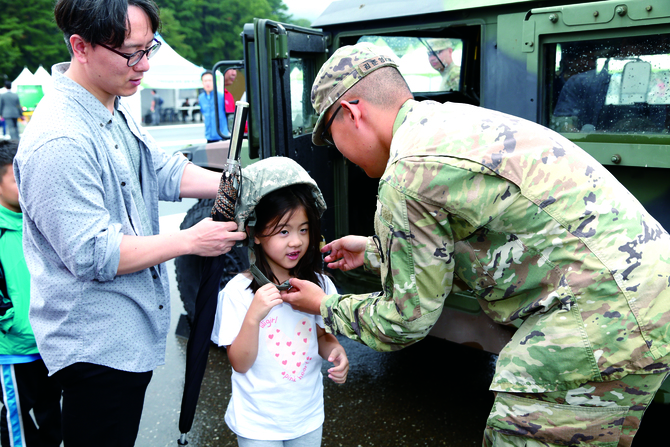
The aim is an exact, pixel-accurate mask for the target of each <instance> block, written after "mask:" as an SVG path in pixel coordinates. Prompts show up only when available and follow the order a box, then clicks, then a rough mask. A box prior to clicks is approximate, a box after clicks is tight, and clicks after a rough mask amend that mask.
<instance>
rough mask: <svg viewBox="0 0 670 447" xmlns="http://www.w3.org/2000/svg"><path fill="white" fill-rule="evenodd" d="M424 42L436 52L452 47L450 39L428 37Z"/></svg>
mask: <svg viewBox="0 0 670 447" xmlns="http://www.w3.org/2000/svg"><path fill="white" fill-rule="evenodd" d="M426 43H427V44H428V46H429V47H430V48H431V49H432V50H433V51H434V52H436V53H438V52H440V51H442V50H447V49H449V48H454V44H453V42H452V41H451V39H428V40H426Z"/></svg>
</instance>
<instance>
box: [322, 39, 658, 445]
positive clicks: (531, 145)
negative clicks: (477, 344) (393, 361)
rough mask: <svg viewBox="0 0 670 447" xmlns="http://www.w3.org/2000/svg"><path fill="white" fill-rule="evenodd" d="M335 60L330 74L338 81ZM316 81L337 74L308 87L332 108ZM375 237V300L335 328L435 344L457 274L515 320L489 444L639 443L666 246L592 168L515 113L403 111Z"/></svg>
mask: <svg viewBox="0 0 670 447" xmlns="http://www.w3.org/2000/svg"><path fill="white" fill-rule="evenodd" d="M356 47H358V45H357V46H356ZM349 48H355V47H349ZM368 50H369V49H368ZM339 51H342V53H343V54H345V55H347V54H348V53H350V52H352V51H354V50H350V49H348V48H347V47H345V49H340V50H338V52H339ZM338 52H336V53H335V54H334V55H333V56H332V58H331V60H329V61H328V62H327V63H326V65H324V67H323V68H322V72H323V71H327V72H329V74H330V75H331V77H334V78H337V77H338V73H337V70H338V68H339V67H341V66H343V65H346V64H338V63H337V62H338V61H337V59H339V58H338ZM342 53H341V54H342ZM341 57H342V58H343V56H341ZM368 57H369V56H368ZM333 59H335V62H333ZM361 59H363V57H361ZM319 79H330V78H329V77H328V76H327V75H325V74H323V73H321V72H320V73H319V76H317V80H316V81H315V88H314V89H313V93H314V92H316V93H317V96H316V97H315V96H313V103H314V105H315V108H316V109H317V111H319V112H324V111H325V110H327V108H323V106H321V107H319V106H320V105H321V104H323V103H322V98H321V96H319V92H320V90H319V88H320V87H321V86H319V87H317V85H316V84H317V83H319ZM322 96H323V95H322ZM336 100H337V98H335V99H332V98H329V101H330V102H331V104H332V103H334V102H336ZM375 232H376V233H377V235H378V237H379V239H380V242H381V244H375V243H374V239H373V238H369V239H368V244H367V249H366V262H365V267H366V268H368V269H372V270H374V271H377V272H379V274H380V277H381V286H382V291H381V292H377V293H372V294H369V295H332V296H329V297H327V298H326V299H325V300H324V301H323V302H322V305H321V314H322V315H323V317H324V320H325V322H326V326H327V330H328V331H331V332H339V333H342V334H345V335H346V336H348V337H350V338H352V339H354V340H358V341H362V342H364V343H365V344H367V345H368V346H371V347H373V348H375V349H377V350H380V351H384V350H394V349H400V348H402V347H404V346H407V345H409V344H412V343H414V342H416V341H418V340H420V339H422V338H423V337H425V336H426V335H427V334H428V332H429V331H430V329H431V328H432V326H433V325H434V324H435V322H436V320H437V318H438V316H439V315H440V313H441V311H442V306H443V303H444V300H445V298H446V296H447V295H448V294H449V293H450V292H451V291H452V287H453V281H454V278H455V277H458V278H460V279H461V280H462V281H463V282H465V283H466V284H467V286H468V287H469V288H470V289H471V290H472V291H473V292H474V293H475V294H476V296H477V297H478V299H479V302H480V304H481V306H482V309H483V310H484V311H485V312H486V313H487V314H488V315H489V316H490V317H491V318H492V319H493V320H495V321H497V322H499V323H503V324H509V323H513V322H520V327H519V329H518V330H517V331H516V333H515V335H514V337H513V338H512V340H511V341H510V342H509V343H508V344H507V345H506V346H505V348H504V349H503V350H502V352H501V353H500V356H499V359H498V363H497V369H496V373H495V376H494V378H493V382H492V384H491V390H493V391H496V392H497V398H496V403H495V405H494V408H493V410H492V412H491V417H490V419H489V421H488V428H487V438H486V439H485V445H493V444H491V442H493V439H494V438H495V437H496V436H497V437H498V438H499V441H498V443H497V444H495V445H517V442H516V441H519V439H518V438H516V437H517V436H523V437H528V438H535V439H536V440H537V441H541V442H542V443H548V444H551V443H555V445H603V446H604V445H608V446H609V445H617V442H619V437H620V436H621V434H620V433H621V431H624V432H625V433H624V435H625V436H624V438H625V437H626V436H628V437H629V438H632V435H633V434H634V433H635V430H636V429H637V425H638V424H639V418H641V416H642V413H643V412H644V409H645V408H646V405H647V404H648V403H649V402H650V401H651V399H652V398H653V395H654V394H655V392H656V390H657V389H658V387H659V386H660V385H661V383H662V380H663V378H664V376H665V374H666V373H667V371H668V370H669V366H668V363H669V359H668V351H669V349H670V347H669V344H668V343H669V341H670V324H668V323H669V320H670V290H669V283H670V258H669V257H668V254H667V252H668V248H670V236H669V235H668V233H667V232H666V231H665V230H664V229H663V228H662V227H661V226H660V224H659V223H658V222H656V220H654V219H653V218H652V217H651V216H650V215H649V214H648V213H647V212H646V211H645V210H644V208H643V207H642V206H641V205H640V203H639V202H638V201H637V200H636V199H635V198H634V197H633V196H632V195H631V194H630V193H629V192H628V191H627V190H626V189H625V188H624V187H623V186H622V185H621V184H620V183H619V182H618V181H617V180H616V179H615V178H614V177H613V176H612V175H611V174H610V173H609V171H607V170H606V169H605V168H604V167H603V166H601V165H600V164H599V163H598V162H597V161H595V160H594V159H593V158H592V157H591V156H589V155H588V154H587V153H586V152H584V151H583V150H581V149H580V148H579V147H577V146H576V145H574V144H573V143H572V142H570V141H569V140H567V139H565V138H563V137H562V136H561V135H559V134H557V133H555V132H553V131H550V130H548V129H546V128H544V127H542V126H540V125H538V124H535V123H532V122H529V121H526V120H523V119H520V118H517V117H514V116H510V115H505V114H502V113H498V112H495V111H491V110H486V109H482V108H478V107H473V106H468V105H463V104H451V103H446V104H439V103H436V102H432V101H424V102H416V101H414V100H408V101H407V102H406V103H405V104H404V105H403V106H402V108H401V109H400V111H399V113H398V115H397V118H396V121H395V125H394V128H393V141H392V144H391V147H390V158H389V161H388V164H387V167H386V171H385V172H384V174H383V176H382V177H381V179H380V182H379V191H378V200H377V210H376V214H375ZM378 245H379V247H380V249H378V248H377V246H378ZM626 381H630V382H631V383H632V385H624V386H621V387H620V388H619V390H616V389H615V387H617V386H619V384H621V383H624V384H625V383H627V382H626ZM594 390H595V391H594ZM512 393H515V394H512ZM579 393H583V394H585V395H588V396H587V397H585V396H581V397H580V398H572V397H571V398H569V399H568V398H567V397H569V396H573V395H575V394H579ZM590 393H591V394H590ZM637 393H640V394H641V395H639V396H637ZM594 402H596V403H595V404H594ZM636 411H637V413H635V412H636ZM624 419H625V423H623V422H622V420H624ZM523 424H526V425H525V426H524V425H523ZM622 425H623V428H622ZM613 432H614V434H612V433H613ZM548 433H551V435H548ZM606 434H608V435H607V436H605V435H606ZM509 435H512V436H511V437H510V436H509ZM605 438H606V439H608V440H609V441H608V442H601V439H605ZM487 440H488V441H487ZM621 442H622V445H626V443H627V441H626V440H625V439H623V438H622V440H621ZM519 445H524V444H523V443H522V444H519ZM529 445H530V444H529ZM536 445H545V444H536Z"/></svg>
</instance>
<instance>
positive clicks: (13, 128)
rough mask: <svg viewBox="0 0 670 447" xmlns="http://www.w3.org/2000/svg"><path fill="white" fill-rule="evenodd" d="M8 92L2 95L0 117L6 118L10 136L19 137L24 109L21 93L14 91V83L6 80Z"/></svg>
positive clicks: (12, 137)
mask: <svg viewBox="0 0 670 447" xmlns="http://www.w3.org/2000/svg"><path fill="white" fill-rule="evenodd" d="M5 88H6V89H7V92H6V93H3V94H2V95H0V118H3V119H4V120H5V125H6V126H7V130H8V132H9V138H11V139H12V140H18V139H19V125H18V121H19V119H23V109H22V108H21V101H20V100H19V95H17V94H16V93H14V92H13V91H12V83H11V82H9V81H5Z"/></svg>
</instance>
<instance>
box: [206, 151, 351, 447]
mask: <svg viewBox="0 0 670 447" xmlns="http://www.w3.org/2000/svg"><path fill="white" fill-rule="evenodd" d="M245 171H246V172H243V176H242V183H241V187H240V191H241V197H240V199H239V200H238V205H237V213H236V220H237V222H238V226H241V227H242V228H244V226H245V225H246V230H247V233H248V234H249V240H248V241H249V246H250V254H251V267H250V270H249V271H247V272H244V273H241V274H238V275H237V276H235V277H234V278H233V279H232V280H231V281H230V282H229V283H228V284H227V285H226V287H225V288H224V289H223V290H222V291H221V293H220V294H219V302H218V307H217V313H216V319H215V323H214V331H213V333H212V341H214V342H215V343H217V344H218V345H219V346H226V349H227V352H228V358H229V359H230V363H231V365H232V367H233V374H232V385H233V392H232V396H231V399H230V402H229V404H228V409H227V411H226V416H225V420H226V423H227V424H228V426H229V427H230V429H231V430H232V431H233V432H235V434H237V436H238V444H239V446H240V447H246V446H284V447H288V446H291V447H298V446H300V447H308V446H309V447H318V446H320V445H321V432H322V425H323V421H324V410H323V379H322V375H321V360H322V358H323V359H327V360H328V361H329V362H332V363H333V364H334V366H333V367H332V368H330V369H329V370H328V377H329V378H330V379H332V380H333V381H334V382H336V383H344V381H345V380H346V377H347V372H348V370H349V361H348V359H347V356H346V353H345V351H344V348H343V347H342V346H341V345H340V343H339V342H338V340H337V338H336V337H335V336H334V335H332V334H328V333H326V331H325V330H324V329H323V326H324V324H323V320H322V318H321V317H320V316H314V315H309V314H306V313H303V312H300V311H297V310H294V309H293V308H292V307H291V306H290V305H289V304H288V303H283V302H282V300H281V298H280V294H279V293H280V292H279V290H280V289H284V288H285V287H288V285H287V284H288V279H289V278H301V279H306V280H309V281H312V282H314V283H316V284H318V285H319V286H321V287H322V288H323V290H324V291H325V292H326V293H327V294H330V293H336V289H335V286H334V284H333V283H332V281H331V280H330V279H329V278H328V277H327V276H325V275H324V274H323V273H322V259H321V253H320V251H319V242H320V241H321V236H320V234H321V229H320V216H321V214H322V213H323V211H324V210H325V203H324V201H323V197H322V196H321V192H320V191H319V189H318V187H317V186H316V183H315V182H314V180H312V179H311V177H309V175H308V174H307V172H306V171H304V169H302V168H301V167H300V166H299V165H298V164H297V163H296V162H294V161H292V160H291V159H289V158H285V157H271V158H268V159H265V160H261V161H259V162H256V163H254V164H253V165H251V166H249V167H248V168H246V169H245Z"/></svg>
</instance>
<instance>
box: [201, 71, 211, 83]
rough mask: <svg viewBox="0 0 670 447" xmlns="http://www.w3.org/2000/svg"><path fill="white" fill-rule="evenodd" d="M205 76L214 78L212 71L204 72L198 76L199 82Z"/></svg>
mask: <svg viewBox="0 0 670 447" xmlns="http://www.w3.org/2000/svg"><path fill="white" fill-rule="evenodd" d="M205 75H212V77H214V73H212V70H205V72H204V73H203V74H201V75H200V80H201V81H202V78H204V77H205Z"/></svg>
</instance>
